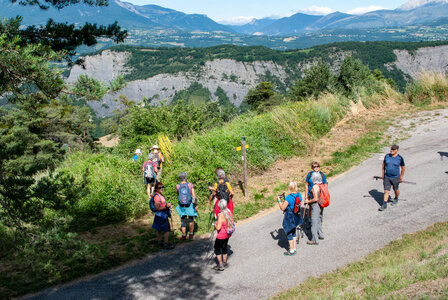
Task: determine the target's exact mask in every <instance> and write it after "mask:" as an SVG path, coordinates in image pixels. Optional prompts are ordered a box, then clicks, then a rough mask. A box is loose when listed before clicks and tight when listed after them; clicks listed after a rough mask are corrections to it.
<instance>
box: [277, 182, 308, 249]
mask: <svg viewBox="0 0 448 300" xmlns="http://www.w3.org/2000/svg"><path fill="white" fill-rule="evenodd" d="M288 189H289V192H290V194H289V195H288V196H286V197H285V194H283V195H281V196H278V198H277V200H278V206H279V207H280V209H281V210H282V211H283V224H282V225H283V230H284V231H285V233H286V236H287V237H288V242H289V250H288V251H286V252H285V253H283V254H284V255H286V256H292V255H296V253H297V250H296V245H297V237H296V228H297V226H299V225H300V224H302V222H303V220H302V217H301V216H300V203H301V202H302V195H300V193H299V192H298V191H297V183H296V182H290V183H289V187H288ZM282 197H284V198H285V201H283V202H282V200H281V199H282Z"/></svg>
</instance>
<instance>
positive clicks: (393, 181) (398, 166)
mask: <svg viewBox="0 0 448 300" xmlns="http://www.w3.org/2000/svg"><path fill="white" fill-rule="evenodd" d="M398 148H399V147H398V145H392V146H391V147H390V153H388V154H386V155H385V156H384V160H383V165H382V168H381V169H382V176H381V177H382V178H383V186H384V200H383V204H382V205H381V207H380V208H379V210H380V211H383V210H386V209H387V202H388V201H389V193H390V188H391V187H393V189H394V193H395V198H394V200H392V203H391V205H397V204H398V196H400V190H399V189H398V186H399V184H400V182H403V176H404V171H405V170H406V167H405V165H404V159H403V157H402V156H401V155H400V154H398Z"/></svg>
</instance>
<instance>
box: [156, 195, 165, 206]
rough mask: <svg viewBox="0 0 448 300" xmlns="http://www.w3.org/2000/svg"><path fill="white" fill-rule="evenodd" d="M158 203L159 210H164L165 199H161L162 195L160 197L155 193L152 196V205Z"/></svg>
mask: <svg viewBox="0 0 448 300" xmlns="http://www.w3.org/2000/svg"><path fill="white" fill-rule="evenodd" d="M157 202H160V209H164V208H165V207H166V200H165V197H163V196H162V195H160V194H159V193H156V194H155V195H154V205H155V204H156V203H157Z"/></svg>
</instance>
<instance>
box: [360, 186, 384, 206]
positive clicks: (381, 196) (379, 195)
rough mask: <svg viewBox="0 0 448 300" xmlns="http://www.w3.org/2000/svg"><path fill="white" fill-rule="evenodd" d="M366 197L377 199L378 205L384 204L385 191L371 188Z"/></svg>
mask: <svg viewBox="0 0 448 300" xmlns="http://www.w3.org/2000/svg"><path fill="white" fill-rule="evenodd" d="M364 197H365V198H367V197H372V198H373V199H375V201H376V203H378V205H381V204H383V201H384V193H383V192H380V191H378V190H377V189H375V190H370V191H369V195H364Z"/></svg>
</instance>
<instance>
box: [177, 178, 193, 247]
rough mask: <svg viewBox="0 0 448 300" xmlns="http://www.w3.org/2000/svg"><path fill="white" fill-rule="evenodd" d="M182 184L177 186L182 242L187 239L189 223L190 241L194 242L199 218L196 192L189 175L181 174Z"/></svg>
mask: <svg viewBox="0 0 448 300" xmlns="http://www.w3.org/2000/svg"><path fill="white" fill-rule="evenodd" d="M179 179H180V183H179V184H178V185H176V191H177V197H178V200H179V205H178V206H176V211H177V213H178V214H179V217H180V224H181V229H182V237H181V240H183V241H185V240H186V239H187V222H188V223H189V233H188V239H189V240H190V241H191V240H193V235H194V218H195V217H197V216H198V213H197V210H198V209H197V198H196V194H195V192H194V186H193V184H192V183H191V182H188V181H187V173H185V172H180V173H179Z"/></svg>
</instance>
